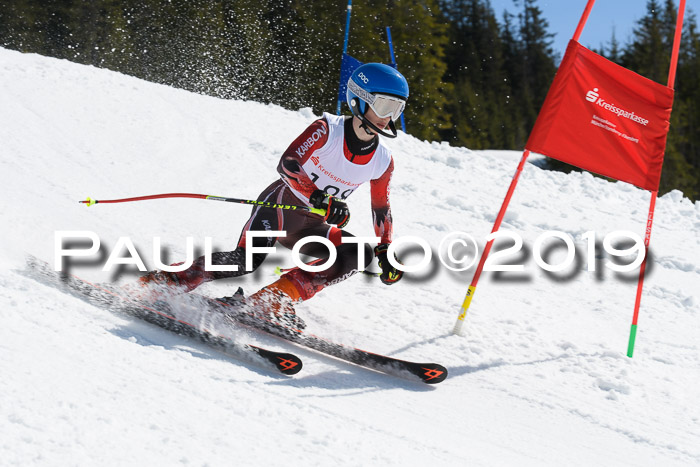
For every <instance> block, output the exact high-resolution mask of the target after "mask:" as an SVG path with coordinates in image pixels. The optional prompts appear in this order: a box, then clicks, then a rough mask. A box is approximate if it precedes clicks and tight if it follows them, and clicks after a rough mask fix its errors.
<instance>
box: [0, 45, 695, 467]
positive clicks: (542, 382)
mask: <svg viewBox="0 0 700 467" xmlns="http://www.w3.org/2000/svg"><path fill="white" fill-rule="evenodd" d="M0 102H1V103H2V112H0V141H2V144H1V145H0V184H2V186H3V197H2V204H1V205H0V208H1V209H2V213H3V214H2V215H3V227H4V228H3V229H2V238H1V239H0V240H1V242H0V245H1V247H0V261H1V263H0V323H1V325H0V356H1V357H2V358H0V374H1V375H3V377H2V378H0V434H1V435H0V465H22V466H26V465H94V464H97V463H99V464H100V465H125V464H153V465H176V464H182V465H189V464H196V465H231V464H233V463H235V464H237V465H290V464H291V465H331V464H334V465H402V466H403V465H419V464H425V463H430V464H431V465H433V464H434V465H465V464H466V463H469V464H470V465H494V464H497V465H562V464H566V465H592V464H603V465H631V464H634V465H698V464H700V408H699V407H700V406H699V405H698V404H697V395H698V389H697V388H698V386H699V385H700V345H698V340H697V334H698V327H699V324H700V316H699V314H698V308H699V305H700V288H698V286H697V285H698V281H699V279H700V277H699V275H700V254H698V253H699V252H700V236H699V235H698V231H699V230H700V203H697V202H696V203H691V202H690V201H689V200H687V199H685V198H683V196H682V195H681V194H680V193H679V192H677V191H674V192H671V193H668V194H666V195H665V196H663V197H661V198H659V199H658V201H657V205H656V215H655V219H654V228H653V231H652V244H651V245H652V246H651V255H652V256H651V258H652V261H651V263H650V265H649V274H648V275H647V278H646V282H645V289H644V295H643V299H642V307H641V312H640V319H639V333H638V336H637V346H636V350H635V357H634V358H633V359H629V358H627V357H626V356H625V351H626V346H627V336H628V333H629V325H630V321H631V318H632V311H633V304H634V296H635V291H636V274H637V273H636V272H634V273H628V274H618V273H614V272H612V271H611V270H609V269H607V268H606V267H605V266H604V264H605V261H606V260H608V259H609V258H608V257H607V256H606V254H605V253H602V256H600V255H599V256H600V257H597V261H596V267H597V269H596V271H595V272H589V271H587V264H586V262H585V252H586V243H585V242H584V240H582V238H581V236H582V235H583V234H584V233H585V232H588V231H594V232H596V235H597V238H598V240H599V241H602V238H603V237H604V236H605V235H606V234H608V233H610V232H613V231H616V230H628V231H632V232H635V233H637V234H638V235H640V236H643V233H644V229H645V226H646V216H647V210H648V205H649V193H648V192H645V191H642V190H639V189H637V188H635V187H633V186H631V185H628V184H625V183H611V182H608V181H605V180H602V179H599V178H595V177H593V176H591V175H590V174H586V173H583V174H582V173H572V174H568V175H567V174H563V173H556V172H549V171H545V170H542V169H540V168H539V161H540V159H538V156H536V155H535V156H532V159H531V163H529V164H527V165H526V168H525V170H524V171H523V173H522V175H521V179H520V182H519V185H518V188H517V190H516V192H515V195H514V196H513V199H512V201H511V204H510V208H509V210H508V212H507V214H506V216H505V219H504V223H503V226H502V230H507V231H511V232H514V233H516V234H518V235H519V236H521V237H522V238H523V241H524V245H525V248H524V250H523V251H522V252H520V253H518V254H516V255H513V256H511V257H509V258H508V259H507V261H510V262H520V263H523V264H524V265H525V271H524V272H522V273H500V274H499V273H485V274H484V275H483V276H482V279H481V281H480V283H479V287H478V293H477V294H476V296H475V298H474V300H473V302H472V306H471V308H470V310H469V316H468V317H467V323H466V336H465V337H461V336H454V335H452V334H451V329H452V326H453V324H454V321H455V319H456V316H457V312H458V310H459V306H460V304H461V302H462V300H463V298H464V294H465V292H466V288H467V285H468V283H469V281H470V280H471V275H472V274H473V268H472V269H470V270H469V271H467V272H463V273H455V272H450V271H447V270H446V269H445V268H444V267H442V266H440V265H439V264H437V265H436V264H431V267H429V268H428V270H426V272H419V273H414V274H407V275H406V278H405V279H404V280H403V281H402V282H401V283H399V284H397V285H395V286H392V287H384V286H382V285H381V284H379V283H378V282H377V281H376V279H373V278H370V277H367V276H361V275H358V276H356V277H353V278H352V279H350V280H348V281H345V282H343V283H341V284H338V285H336V286H334V287H333V288H331V289H329V290H326V291H324V292H322V293H320V294H319V295H318V296H317V297H315V298H314V299H313V300H311V301H309V302H307V303H304V304H302V305H301V306H300V307H299V313H300V315H302V316H303V318H304V319H305V320H306V321H307V323H308V325H309V330H310V331H311V332H313V333H316V334H318V335H321V336H324V337H328V338H330V339H333V340H336V341H338V342H342V343H345V344H349V345H355V346H357V347H360V348H363V349H366V350H370V351H376V352H381V353H386V354H388V355H392V356H396V357H399V358H406V359H411V360H421V361H435V362H439V363H442V364H444V365H445V366H447V368H448V369H449V372H450V376H449V377H448V379H447V380H446V381H445V382H443V383H441V384H440V385H438V386H436V387H429V386H425V385H420V384H416V383H413V382H409V381H404V380H401V379H397V378H393V377H390V376H386V375H382V374H379V373H376V372H373V371H369V370H366V369H363V368H360V367H356V366H353V365H350V364H346V363H344V362H341V361H338V360H335V359H333V358H330V357H326V356H323V355H320V354H317V353H315V352H313V351H310V350H306V349H303V348H296V347H294V346H292V345H290V344H288V343H286V342H284V341H282V340H280V339H276V338H273V337H270V336H265V335H261V334H259V333H256V332H253V331H250V330H247V329H245V328H241V329H227V330H220V331H223V332H226V333H228V334H229V335H231V336H232V337H234V338H236V339H240V340H244V341H247V342H250V343H254V344H258V345H262V346H265V347H269V348H273V349H277V350H285V351H292V352H294V353H296V354H297V355H299V356H300V357H301V358H302V359H303V360H304V369H303V370H302V372H301V373H299V374H298V375H296V376H295V377H291V378H288V377H283V376H278V375H275V374H272V373H270V372H268V371H266V370H264V369H260V368H257V367H255V366H253V365H249V364H247V363H243V362H240V361H238V360H235V359H233V358H230V357H228V356H226V355H223V354H221V353H218V352H216V351H214V350H212V349H210V348H208V347H206V346H205V345H203V344H199V343H197V342H195V341H192V340H190V339H186V338H183V337H180V336H176V335H173V334H171V333H168V332H167V331H163V330H161V329H158V328H155V327H153V326H151V325H148V324H146V323H143V322H140V321H138V320H135V319H133V318H129V317H126V316H120V315H116V314H112V313H110V312H108V311H105V310H102V309H99V308H96V307H94V306H92V305H89V304H88V303H86V302H83V301H81V300H79V299H77V298H75V297H72V296H68V295H65V294H63V293H62V292H60V291H59V290H57V289H54V288H51V287H48V286H45V285H42V284H39V283H37V282H35V281H33V280H31V279H29V278H27V277H25V276H24V275H21V274H19V273H18V272H17V270H18V269H21V267H22V262H23V256H24V254H25V253H31V254H34V255H36V256H38V257H40V258H43V259H46V260H48V261H52V260H53V255H54V232H55V231H57V230H90V231H94V232H96V233H97V234H98V235H99V237H100V239H101V241H102V246H103V250H104V252H105V253H106V252H110V251H112V248H113V246H114V245H115V243H116V242H117V240H118V238H119V237H120V236H129V237H130V238H131V239H132V240H133V241H134V244H135V245H136V247H137V249H138V251H139V253H140V255H141V256H142V258H144V261H145V262H146V264H147V265H148V266H149V267H151V266H152V265H153V259H152V254H153V253H152V248H153V241H152V238H153V237H154V236H160V237H161V238H162V242H163V246H164V249H165V250H166V251H167V253H168V255H167V256H168V258H163V259H164V261H176V260H181V259H183V258H184V257H185V253H186V252H185V238H186V237H188V236H192V237H194V239H195V244H196V246H197V247H198V248H200V249H201V248H202V247H203V243H204V237H207V236H210V237H212V238H213V239H214V248H217V249H227V248H232V247H233V245H234V244H235V242H236V241H237V239H238V235H239V232H240V228H241V227H242V226H243V224H244V223H245V221H246V219H247V216H248V214H249V212H250V210H249V208H246V207H243V206H235V205H233V206H232V205H229V204H226V203H211V202H205V201H201V200H160V201H147V202H140V203H129V204H114V205H97V206H93V207H90V208H86V207H85V206H84V205H80V204H78V202H77V201H78V200H80V199H85V197H87V196H91V197H93V198H97V199H99V198H104V199H108V198H118V197H128V196H138V195H145V194H154V193H164V192H193V193H207V194H214V195H222V196H233V197H255V196H257V194H258V193H259V192H260V191H262V189H264V188H265V187H266V186H267V185H268V184H269V183H271V182H272V181H273V180H274V179H275V178H276V176H277V175H276V172H275V167H276V165H277V161H278V158H279V156H280V155H281V153H282V152H283V151H284V149H286V146H287V145H288V144H289V143H290V142H291V141H292V140H293V139H294V137H296V136H297V135H298V134H299V133H300V132H301V131H302V130H303V129H304V128H305V127H306V125H308V124H309V123H310V122H311V121H313V119H314V118H316V116H314V115H313V113H312V112H311V111H310V110H309V109H302V110H299V111H298V112H294V111H288V110H283V109H281V108H279V107H277V106H273V105H263V104H260V103H255V102H242V101H224V100H220V99H215V98H210V97H206V96H201V95H197V94H192V93H187V92H185V91H181V90H176V89H172V88H168V87H166V86H160V85H156V84H152V83H147V82H144V81H141V80H138V79H135V78H132V77H128V76H124V75H121V74H118V73H114V72H110V71H107V70H100V69H97V68H94V67H88V66H81V65H76V64H73V63H70V62H67V61H62V60H56V59H50V58H46V57H41V56H38V55H31V54H20V53H18V52H13V51H8V50H5V49H0ZM408 123H409V125H410V122H408ZM389 145H390V147H391V148H392V150H393V152H394V158H395V163H396V171H395V175H394V178H393V180H392V212H393V215H394V219H395V229H396V231H395V236H396V237H402V236H409V235H410V236H418V237H421V238H423V239H425V240H427V241H428V243H429V244H430V245H431V247H432V248H433V252H436V251H437V248H438V245H439V243H440V240H441V239H442V238H443V237H444V236H445V235H447V234H448V233H450V232H454V231H464V232H467V233H470V234H471V235H473V236H474V237H475V238H476V239H477V242H479V245H480V248H483V245H484V238H485V236H486V235H487V234H488V233H489V232H490V230H491V227H492V223H493V221H494V220H495V217H496V214H497V212H498V208H499V206H500V203H501V201H502V199H503V196H504V195H505V192H506V189H507V187H508V184H509V183H510V180H511V177H512V175H513V173H514V172H515V168H516V166H517V161H518V160H519V157H520V154H519V153H517V152H512V151H471V150H468V149H465V148H456V147H451V146H449V145H448V144H446V143H435V142H432V143H431V142H425V141H419V140H417V139H415V138H412V137H410V136H406V135H403V134H401V135H400V136H399V138H397V139H396V140H393V141H390V142H389ZM349 205H350V208H351V209H352V212H353V220H352V223H351V224H350V226H349V227H348V229H349V230H350V231H351V232H353V233H354V234H355V235H362V236H373V229H372V224H371V215H370V211H369V189H368V187H367V186H363V187H361V188H360V189H358V190H357V192H356V193H355V194H353V196H352V197H351V198H350V200H349ZM548 230H558V231H562V232H565V233H568V234H569V235H571V236H572V237H573V238H574V241H575V244H576V247H577V259H578V260H579V261H578V262H577V263H576V264H575V265H574V266H572V268H570V270H568V271H565V272H564V273H562V274H554V275H552V274H547V273H545V272H543V271H541V270H539V268H538V267H537V266H536V264H535V263H534V261H533V259H532V246H533V244H534V242H535V240H536V239H537V238H538V236H540V235H542V234H543V233H544V232H545V231H548ZM557 258H559V256H558V255H557V253H556V252H555V253H553V255H552V258H551V261H552V262H556V261H557ZM104 260H105V257H102V258H100V260H96V261H93V263H92V264H91V265H87V266H84V267H79V268H76V269H75V272H76V273H78V274H80V275H83V276H84V277H85V278H86V279H89V280H94V281H104V282H114V281H116V282H119V283H126V282H129V281H131V280H133V279H134V278H135V277H136V274H135V272H134V271H133V270H132V271H124V270H122V271H121V272H120V273H117V274H111V273H104V272H102V271H101V270H100V267H98V266H101V264H102V263H103V262H104ZM408 261H409V262H410V261H417V258H416V256H415V255H414V254H410V255H408ZM433 263H436V262H435V261H433ZM289 264H291V256H290V255H289V253H288V252H285V251H282V250H281V249H280V250H279V251H278V253H276V254H275V255H272V256H271V257H270V258H269V259H268V261H267V262H266V263H265V264H264V265H263V266H262V267H261V268H260V270H258V271H257V272H256V273H255V274H251V275H248V276H246V277H243V278H240V279H239V280H235V281H233V280H227V281H220V282H217V283H210V284H206V285H204V286H203V287H201V289H200V290H201V293H203V294H204V295H209V296H220V295H224V294H230V293H231V292H232V291H233V290H235V287H238V286H239V285H241V286H243V287H244V289H245V290H246V291H254V290H256V289H257V288H259V287H261V286H263V285H265V284H267V283H269V282H271V281H272V280H274V275H273V273H272V272H273V270H274V267H275V266H277V265H289ZM374 268H376V264H375V265H374Z"/></svg>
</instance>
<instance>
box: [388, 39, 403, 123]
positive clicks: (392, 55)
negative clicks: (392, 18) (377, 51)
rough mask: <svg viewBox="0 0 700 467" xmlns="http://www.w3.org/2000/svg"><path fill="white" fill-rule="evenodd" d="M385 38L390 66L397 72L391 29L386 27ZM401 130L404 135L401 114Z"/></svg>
mask: <svg viewBox="0 0 700 467" xmlns="http://www.w3.org/2000/svg"><path fill="white" fill-rule="evenodd" d="M386 37H387V39H388V40H389V54H390V56H391V64H392V65H394V68H396V69H397V70H398V67H397V66H396V58H395V57H394V43H393V42H391V28H389V26H387V27H386ZM401 130H403V132H404V133H406V123H405V122H404V120H403V114H401Z"/></svg>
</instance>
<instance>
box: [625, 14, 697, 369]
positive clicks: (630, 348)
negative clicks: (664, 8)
mask: <svg viewBox="0 0 700 467" xmlns="http://www.w3.org/2000/svg"><path fill="white" fill-rule="evenodd" d="M684 12H685V0H681V3H680V5H679V7H678V16H677V17H676V31H675V34H674V37H673V49H672V51H671V66H670V68H669V70H668V83H667V86H668V87H669V88H673V84H674V82H675V81H676V68H677V66H678V49H679V48H680V44H681V33H682V31H683V13H684ZM657 193H658V192H656V191H653V192H652V193H651V202H650V203H649V215H648V216H647V228H646V233H645V234H644V261H642V265H641V267H640V268H639V281H638V282H637V296H636V298H635V301H634V315H633V316H632V326H631V328H630V337H629V341H628V343H627V356H628V357H630V358H632V355H633V354H634V343H635V340H636V339H637V320H638V319H639V307H640V305H641V302H642V289H643V287H644V274H645V273H646V269H647V258H648V253H649V243H650V241H651V228H652V225H653V224H654V208H655V207H656V196H657Z"/></svg>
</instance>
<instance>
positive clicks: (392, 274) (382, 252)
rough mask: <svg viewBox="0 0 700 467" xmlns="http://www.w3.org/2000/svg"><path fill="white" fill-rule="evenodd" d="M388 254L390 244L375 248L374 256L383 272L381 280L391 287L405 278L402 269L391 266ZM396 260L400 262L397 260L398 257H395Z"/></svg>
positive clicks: (380, 276)
mask: <svg viewBox="0 0 700 467" xmlns="http://www.w3.org/2000/svg"><path fill="white" fill-rule="evenodd" d="M388 252H389V244H388V243H382V244H381V245H377V246H376V247H374V256H376V257H377V261H379V267H380V268H381V270H382V273H381V274H380V275H379V279H380V280H381V281H382V282H383V283H385V284H386V285H391V284H395V283H396V282H398V281H400V280H401V278H402V277H403V271H402V270H400V269H396V268H395V267H394V266H392V265H391V263H390V262H389V259H388V257H387V254H388ZM394 258H395V259H396V261H397V262H398V261H399V260H398V258H396V255H394Z"/></svg>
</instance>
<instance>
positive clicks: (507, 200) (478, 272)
mask: <svg viewBox="0 0 700 467" xmlns="http://www.w3.org/2000/svg"><path fill="white" fill-rule="evenodd" d="M529 155H530V150H529V149H525V151H523V157H522V158H521V159H520V164H518V168H517V170H516V171H515V174H514V175H513V179H512V180H511V182H510V186H509V187H508V192H507V193H506V197H505V199H504V200H503V204H502V205H501V210H500V211H499V212H498V216H497V217H496V222H494V223H493V229H492V230H491V233H494V232H496V231H497V230H498V229H499V228H500V227H501V222H502V221H503V216H505V214H506V210H507V209H508V204H509V203H510V199H511V198H512V197H513V192H514V191H515V186H516V185H517V184H518V179H519V178H520V173H521V172H522V171H523V167H524V166H525V161H526V160H527V156H529ZM492 245H493V239H491V240H489V242H488V243H487V244H486V246H485V247H484V252H483V253H482V254H481V259H480V260H479V265H478V266H477V267H476V272H475V273H474V277H473V278H472V283H471V285H470V286H469V288H468V289H467V294H466V296H465V297H464V301H463V302H462V308H461V309H460V311H459V316H458V317H457V322H456V323H455V327H454V329H453V330H452V333H453V334H462V326H463V325H464V319H465V318H466V317H467V310H468V309H469V305H470V304H471V301H472V298H473V297H474V292H475V291H476V284H477V282H479V277H481V271H482V270H483V269H484V263H486V258H487V257H488V255H489V252H490V251H491V246H492Z"/></svg>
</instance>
